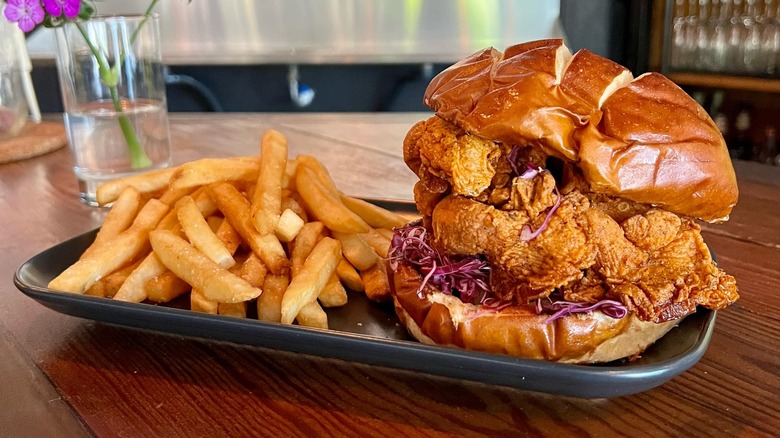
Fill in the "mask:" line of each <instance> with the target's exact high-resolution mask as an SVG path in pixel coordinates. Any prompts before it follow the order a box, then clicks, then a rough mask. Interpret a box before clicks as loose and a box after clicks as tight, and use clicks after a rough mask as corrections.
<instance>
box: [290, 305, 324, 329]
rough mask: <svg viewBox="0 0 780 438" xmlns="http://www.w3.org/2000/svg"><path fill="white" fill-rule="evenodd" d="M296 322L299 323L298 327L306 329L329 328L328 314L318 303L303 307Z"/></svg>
mask: <svg viewBox="0 0 780 438" xmlns="http://www.w3.org/2000/svg"><path fill="white" fill-rule="evenodd" d="M295 320H296V321H298V325H301V326H304V327H315V328H322V329H326V328H328V314H327V313H325V311H324V310H323V309H322V307H321V306H320V305H319V304H318V303H317V301H312V302H311V303H309V304H307V305H305V306H303V308H302V309H301V311H300V312H298V316H297V317H296V318H295Z"/></svg>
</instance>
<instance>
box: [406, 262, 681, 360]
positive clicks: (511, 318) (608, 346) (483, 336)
mask: <svg viewBox="0 0 780 438" xmlns="http://www.w3.org/2000/svg"><path fill="white" fill-rule="evenodd" d="M392 280H393V288H392V290H393V302H394V304H395V311H396V314H397V315H398V318H399V319H400V320H401V322H402V323H403V324H404V326H406V329H407V331H408V332H409V334H410V335H411V336H413V337H414V338H416V339H417V340H418V341H420V342H422V343H425V344H432V345H446V346H453V347H459V348H464V349H468V350H476V351H482V352H486V353H497V354H508V355H511V356H516V357H523V358H530V359H543V360H547V361H553V362H562V363H597V362H611V361H614V360H618V359H622V358H625V357H630V356H634V355H636V354H639V353H641V352H643V351H644V350H645V349H647V347H649V346H650V345H652V344H653V343H654V342H655V341H657V340H658V339H660V338H661V337H663V336H664V335H665V334H666V333H667V332H669V330H671V329H672V328H674V327H675V326H676V325H677V324H679V322H680V321H681V319H678V320H674V321H668V322H664V323H661V324H656V323H653V322H649V321H642V320H640V319H639V318H637V317H636V316H634V315H633V314H629V315H628V316H626V317H624V318H621V319H615V318H611V317H609V316H607V315H604V314H603V313H601V312H590V313H586V314H574V315H568V316H565V317H563V318H560V319H557V320H555V321H553V322H551V323H545V320H546V319H547V318H548V316H547V315H538V314H536V313H535V312H534V311H533V310H532V309H531V308H530V306H528V307H519V306H513V307H508V308H505V309H502V310H500V311H495V310H489V309H486V308H485V307H484V306H476V305H472V304H466V303H463V302H462V301H460V300H459V299H458V298H456V297H453V296H450V295H445V294H444V293H442V292H440V291H438V290H437V289H436V288H434V287H433V286H431V285H430V284H427V285H426V286H425V288H424V290H423V295H424V296H423V297H420V296H419V295H418V293H417V290H418V288H419V287H420V284H421V282H422V277H421V276H420V274H419V273H418V272H417V271H416V270H415V269H414V268H412V267H411V266H409V265H405V264H399V266H398V268H397V269H396V270H395V271H393V275H392Z"/></svg>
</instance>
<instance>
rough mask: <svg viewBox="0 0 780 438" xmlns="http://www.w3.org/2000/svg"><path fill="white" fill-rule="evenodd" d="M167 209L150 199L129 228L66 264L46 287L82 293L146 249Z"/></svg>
mask: <svg viewBox="0 0 780 438" xmlns="http://www.w3.org/2000/svg"><path fill="white" fill-rule="evenodd" d="M167 211H168V206H167V205H165V204H163V203H162V202H160V201H159V200H157V199H150V200H149V201H148V202H147V203H146V205H144V207H143V208H142V209H141V211H139V212H138V215H137V216H136V218H135V220H134V221H133V224H132V225H130V228H128V229H127V230H125V231H123V232H122V233H120V234H119V235H118V236H116V237H115V238H113V239H111V240H110V241H108V242H106V243H105V244H103V245H101V246H99V247H97V248H95V249H94V250H93V251H92V253H91V254H89V255H88V256H87V257H85V258H83V259H81V260H79V261H77V262H76V263H74V264H73V265H71V266H70V267H68V268H67V269H66V270H65V271H64V272H62V273H61V274H60V275H58V276H57V277H56V278H54V279H53V280H52V281H51V282H49V288H50V289H54V290H60V291H65V292H73V293H79V294H81V293H84V291H86V290H87V288H88V287H89V286H91V285H92V283H94V282H95V281H96V280H97V279H99V278H100V277H102V276H104V275H106V274H108V273H110V272H112V271H115V270H117V269H119V268H120V267H122V266H124V265H126V264H128V263H129V262H130V261H131V260H133V259H134V258H135V257H137V256H138V255H139V254H140V253H141V252H142V251H143V250H144V248H147V247H148V240H147V237H148V235H149V231H150V230H152V229H153V228H154V227H155V226H156V225H157V223H158V222H159V221H160V219H162V217H163V216H164V215H165V213H166V212H167Z"/></svg>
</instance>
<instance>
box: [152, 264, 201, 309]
mask: <svg viewBox="0 0 780 438" xmlns="http://www.w3.org/2000/svg"><path fill="white" fill-rule="evenodd" d="M190 289H191V287H190V285H189V284H187V282H186V281H184V280H182V279H181V278H179V277H177V276H176V275H175V274H174V273H173V272H171V271H169V270H167V269H166V270H165V272H163V273H162V274H160V275H157V276H155V277H152V278H150V279H149V280H147V281H146V283H144V294H145V295H146V298H147V299H148V300H149V301H154V302H155V303H167V302H170V301H172V300H173V299H175V298H178V297H180V296H182V295H184V294H186V293H187V292H189V291H190Z"/></svg>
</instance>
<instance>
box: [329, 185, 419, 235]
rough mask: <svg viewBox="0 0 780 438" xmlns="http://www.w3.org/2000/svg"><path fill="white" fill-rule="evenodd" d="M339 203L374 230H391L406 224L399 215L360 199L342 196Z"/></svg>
mask: <svg viewBox="0 0 780 438" xmlns="http://www.w3.org/2000/svg"><path fill="white" fill-rule="evenodd" d="M341 202H343V203H344V205H345V206H346V207H347V208H348V209H350V210H352V212H353V213H355V214H357V215H358V216H360V217H361V218H362V219H363V220H364V221H366V223H367V224H369V225H371V226H372V227H374V228H388V229H391V230H392V229H393V228H395V227H401V226H403V225H404V224H405V223H406V222H407V220H406V219H404V218H403V217H401V216H400V215H398V214H396V213H394V212H392V211H389V210H386V209H384V208H382V207H380V206H378V205H374V204H372V203H370V202H366V201H364V200H362V199H357V198H353V197H351V196H347V195H344V194H342V195H341Z"/></svg>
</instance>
